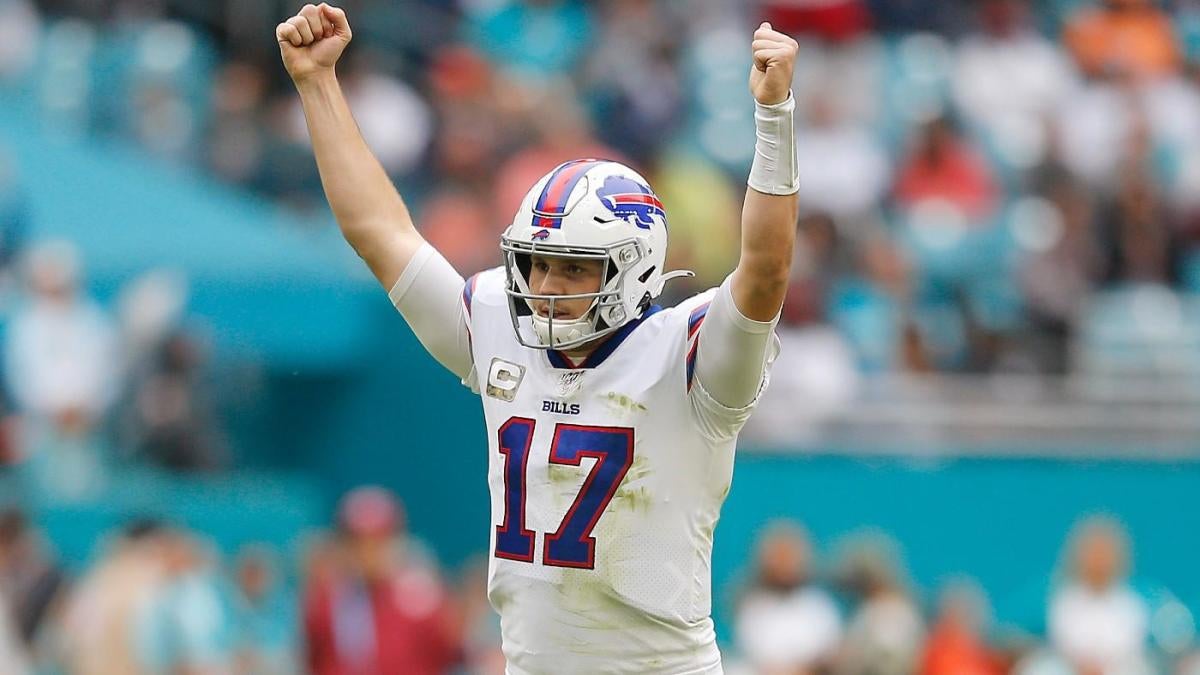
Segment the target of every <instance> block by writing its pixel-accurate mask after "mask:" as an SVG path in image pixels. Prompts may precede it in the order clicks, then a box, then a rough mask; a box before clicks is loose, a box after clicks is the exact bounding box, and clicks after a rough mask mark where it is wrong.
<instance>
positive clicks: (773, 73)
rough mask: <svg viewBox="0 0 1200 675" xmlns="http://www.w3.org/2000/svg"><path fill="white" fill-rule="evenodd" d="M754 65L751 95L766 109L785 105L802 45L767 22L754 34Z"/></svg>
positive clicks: (751, 72)
mask: <svg viewBox="0 0 1200 675" xmlns="http://www.w3.org/2000/svg"><path fill="white" fill-rule="evenodd" d="M750 48H751V50H753V52H754V65H753V66H752V67H751V68H750V93H751V94H754V100H756V101H758V102H759V103H761V104H763V105H773V104H775V103H783V102H784V101H786V100H787V97H788V91H790V90H791V88H792V70H793V69H794V68H795V66H796V52H797V51H799V49H800V45H798V44H796V41H795V40H793V39H792V38H790V37H788V36H787V35H784V34H783V33H780V32H779V31H777V30H775V29H773V28H771V24H769V23H766V22H765V21H764V22H763V24H762V25H761V26H759V27H758V30H756V31H754V42H752V43H751V44H750Z"/></svg>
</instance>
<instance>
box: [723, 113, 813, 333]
mask: <svg viewBox="0 0 1200 675" xmlns="http://www.w3.org/2000/svg"><path fill="white" fill-rule="evenodd" d="M794 109H795V101H794V100H793V99H792V98H791V97H790V95H789V96H788V97H787V98H786V99H784V100H783V102H781V103H776V104H774V105H762V104H758V105H757V106H756V108H755V133H756V145H755V153H754V165H753V167H752V168H751V170H750V179H749V180H748V181H747V182H748V188H747V190H746V201H745V202H744V204H743V206H742V242H741V246H742V248H741V256H740V259H739V260H738V266H737V269H736V270H735V271H734V274H733V297H734V300H735V302H736V303H737V308H738V309H739V310H740V311H741V312H742V314H744V315H745V316H746V317H747V318H750V319H753V320H755V321H770V320H771V319H773V318H775V315H776V314H778V313H779V309H780V307H781V306H782V305H783V299H784V296H785V295H786V293H787V285H788V275H789V273H790V271H791V264H792V249H793V247H794V245H795V242H796V218H797V216H798V211H799V201H798V199H797V196H796V193H797V190H798V188H799V183H798V182H797V181H798V176H797V175H796V151H795V138H794V132H793V121H792V114H793V111H794Z"/></svg>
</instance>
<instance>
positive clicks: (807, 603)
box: [734, 522, 842, 675]
mask: <svg viewBox="0 0 1200 675" xmlns="http://www.w3.org/2000/svg"><path fill="white" fill-rule="evenodd" d="M757 548H758V552H757V560H756V561H755V562H754V565H755V567H756V569H755V572H754V574H755V576H754V578H753V579H752V580H751V582H750V585H749V587H748V588H746V589H745V590H744V591H743V593H742V596H741V598H740V599H739V601H738V606H737V614H736V617H735V619H734V621H735V633H736V639H737V645H738V649H739V650H740V651H741V653H742V655H743V656H744V657H745V658H746V659H747V660H749V661H750V663H751V664H752V665H753V666H754V667H755V669H756V671H757V672H758V673H760V675H805V674H809V673H818V672H824V670H825V668H827V667H828V666H829V665H830V664H831V663H832V662H833V658H834V656H835V654H836V652H837V648H838V644H839V642H840V640H841V633H842V620H841V616H840V615H839V613H838V609H837V606H836V605H835V604H834V603H833V599H832V598H831V597H830V596H829V594H828V593H826V592H825V591H824V590H822V589H820V588H818V587H817V586H815V585H814V584H813V576H814V574H813V567H814V564H813V560H812V547H811V546H810V544H809V541H808V536H807V534H806V533H805V532H804V531H803V530H802V529H800V528H799V527H797V526H796V525H794V524H792V523H783V522H781V523H775V524H773V525H770V526H768V528H767V530H766V531H765V532H764V533H763V535H762V536H761V537H760V538H759V542H758V547H757Z"/></svg>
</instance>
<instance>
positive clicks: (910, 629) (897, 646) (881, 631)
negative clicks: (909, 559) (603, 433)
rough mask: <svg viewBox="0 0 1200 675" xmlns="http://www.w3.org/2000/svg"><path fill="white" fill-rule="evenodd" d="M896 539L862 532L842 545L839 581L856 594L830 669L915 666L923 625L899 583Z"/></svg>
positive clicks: (901, 673)
mask: <svg viewBox="0 0 1200 675" xmlns="http://www.w3.org/2000/svg"><path fill="white" fill-rule="evenodd" d="M899 565H900V560H899V554H898V553H897V552H896V551H895V544H894V543H893V542H891V541H890V540H889V539H886V538H884V537H883V536H882V535H866V536H863V537H861V538H858V539H856V540H854V541H852V542H850V543H849V544H848V545H847V551H846V552H845V553H844V554H843V556H842V559H841V561H840V563H839V565H838V574H837V576H838V578H839V581H840V585H841V586H842V587H843V588H845V589H846V590H847V591H848V592H849V593H851V594H852V595H853V596H854V597H855V598H857V599H858V606H857V607H856V608H855V610H854V614H853V615H852V616H851V617H850V621H849V623H848V624H847V627H846V634H845V640H844V642H843V644H842V650H841V654H840V656H839V658H838V664H837V667H836V669H835V672H836V673H838V674H839V675H906V674H908V673H913V672H916V670H917V667H918V662H919V659H920V655H921V647H922V645H923V643H924V640H925V626H924V623H923V622H922V620H921V615H920V613H919V612H918V610H917V607H916V605H915V604H914V602H913V600H912V598H911V597H910V596H909V594H908V592H907V591H906V590H905V588H904V582H903V581H902V579H901V574H900V570H899Z"/></svg>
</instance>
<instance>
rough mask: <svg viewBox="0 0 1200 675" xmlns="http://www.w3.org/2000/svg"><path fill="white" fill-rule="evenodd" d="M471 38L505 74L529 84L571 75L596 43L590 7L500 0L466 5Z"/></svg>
mask: <svg viewBox="0 0 1200 675" xmlns="http://www.w3.org/2000/svg"><path fill="white" fill-rule="evenodd" d="M466 10H467V17H466V32H467V35H468V36H469V37H470V40H471V42H472V43H474V44H475V45H476V46H477V47H479V48H480V50H482V51H483V52H484V53H485V54H487V55H488V56H489V57H490V58H491V60H493V61H495V62H496V63H497V64H498V65H499V66H500V67H501V68H502V69H504V70H505V71H507V72H508V73H509V74H511V75H513V76H515V77H516V78H517V79H518V80H522V81H525V82H529V81H531V80H532V81H543V80H546V79H549V78H552V77H555V76H557V75H559V74H562V73H569V72H570V71H571V70H572V69H573V68H574V67H575V66H576V65H578V63H579V61H580V59H581V58H583V56H584V54H585V53H586V51H587V48H588V45H589V44H591V41H592V31H593V25H592V16H591V10H590V8H589V7H588V4H587V3H581V2H571V1H570V0H497V1H496V2H477V3H467V5H466Z"/></svg>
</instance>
